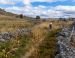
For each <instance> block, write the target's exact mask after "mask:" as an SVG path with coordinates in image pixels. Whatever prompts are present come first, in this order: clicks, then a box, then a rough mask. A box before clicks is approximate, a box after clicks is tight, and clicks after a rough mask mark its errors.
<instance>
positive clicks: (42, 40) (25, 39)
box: [0, 16, 72, 58]
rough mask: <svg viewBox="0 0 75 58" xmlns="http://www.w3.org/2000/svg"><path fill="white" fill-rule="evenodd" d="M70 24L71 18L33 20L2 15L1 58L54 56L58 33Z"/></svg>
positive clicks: (0, 22)
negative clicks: (65, 19)
mask: <svg viewBox="0 0 75 58" xmlns="http://www.w3.org/2000/svg"><path fill="white" fill-rule="evenodd" d="M38 22H39V24H38ZM51 22H52V29H49V24H50V23H51ZM70 24H72V21H69V20H68V21H60V20H59V21H58V20H46V21H43V20H39V21H37V20H35V21H33V20H30V19H29V20H27V19H20V18H15V17H9V16H0V40H2V41H0V58H54V55H55V51H56V48H55V46H56V33H57V32H59V31H60V30H61V27H62V26H64V27H68V26H69V25H70ZM10 34H11V38H10V39H8V38H9V37H10V36H8V35H10ZM4 36H6V37H5V39H4Z"/></svg>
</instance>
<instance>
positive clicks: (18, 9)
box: [0, 0, 75, 18]
mask: <svg viewBox="0 0 75 58" xmlns="http://www.w3.org/2000/svg"><path fill="white" fill-rule="evenodd" d="M0 8H2V9H5V10H6V11H8V12H12V13H16V14H23V15H25V16H31V17H36V16H37V15H39V16H41V17H42V18H59V17H75V0H0Z"/></svg>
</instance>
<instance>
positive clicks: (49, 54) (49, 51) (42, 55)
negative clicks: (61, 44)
mask: <svg viewBox="0 0 75 58" xmlns="http://www.w3.org/2000/svg"><path fill="white" fill-rule="evenodd" d="M59 31H60V29H57V30H53V31H49V32H48V34H47V36H46V37H45V39H44V41H43V42H42V44H40V46H39V47H38V49H37V50H36V51H35V53H33V54H32V56H30V58H54V57H55V52H56V42H57V40H56V33H57V32H59Z"/></svg>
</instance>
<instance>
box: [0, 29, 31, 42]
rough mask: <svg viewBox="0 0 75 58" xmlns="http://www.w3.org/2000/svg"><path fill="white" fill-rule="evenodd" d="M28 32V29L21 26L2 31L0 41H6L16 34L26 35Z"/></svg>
mask: <svg viewBox="0 0 75 58" xmlns="http://www.w3.org/2000/svg"><path fill="white" fill-rule="evenodd" d="M29 32H30V30H29V29H26V28H23V29H17V30H16V31H15V32H3V33H0V41H6V40H10V39H12V38H15V37H16V36H17V35H18V36H23V35H25V34H26V35H27V34H28V33H29Z"/></svg>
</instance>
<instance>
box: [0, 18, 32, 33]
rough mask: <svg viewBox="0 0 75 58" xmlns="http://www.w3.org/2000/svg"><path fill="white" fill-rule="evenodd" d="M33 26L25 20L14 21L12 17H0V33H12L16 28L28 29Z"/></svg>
mask: <svg viewBox="0 0 75 58" xmlns="http://www.w3.org/2000/svg"><path fill="white" fill-rule="evenodd" d="M32 25H33V23H32V22H29V21H28V20H25V19H16V18H12V17H0V32H5V31H14V30H16V29H18V28H29V27H31V26H32Z"/></svg>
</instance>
